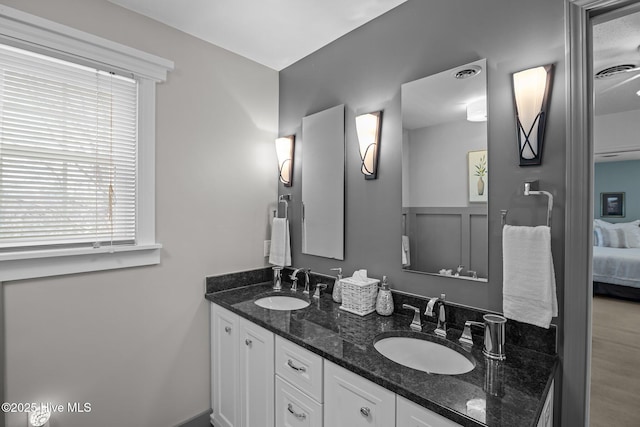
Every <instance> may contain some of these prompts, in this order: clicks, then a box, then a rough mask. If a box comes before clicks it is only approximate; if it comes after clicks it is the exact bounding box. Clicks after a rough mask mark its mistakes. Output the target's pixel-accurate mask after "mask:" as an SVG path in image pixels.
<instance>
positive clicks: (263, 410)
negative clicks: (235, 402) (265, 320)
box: [239, 318, 274, 427]
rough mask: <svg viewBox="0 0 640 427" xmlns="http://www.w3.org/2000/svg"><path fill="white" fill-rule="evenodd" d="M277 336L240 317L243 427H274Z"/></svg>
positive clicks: (240, 378)
mask: <svg viewBox="0 0 640 427" xmlns="http://www.w3.org/2000/svg"><path fill="white" fill-rule="evenodd" d="M273 341H274V338H273V333H271V332H269V331H267V330H266V329H264V328H262V327H260V326H258V325H256V324H255V323H252V322H249V321H248V320H246V319H244V318H240V342H239V345H240V377H239V380H240V394H241V397H240V402H241V404H240V405H241V406H240V412H241V420H242V423H241V426H242V427H273V425H274V424H273V423H274V414H273V403H274V393H273V391H274V364H273V359H274V350H273Z"/></svg>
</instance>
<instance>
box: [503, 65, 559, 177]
mask: <svg viewBox="0 0 640 427" xmlns="http://www.w3.org/2000/svg"><path fill="white" fill-rule="evenodd" d="M552 74H553V66H552V65H546V66H540V67H535V68H530V69H528V70H524V71H520V72H518V73H514V74H513V96H514V101H515V106H516V126H517V129H518V151H519V153H520V154H519V157H520V166H529V165H539V164H541V163H542V146H543V142H544V130H545V122H546V115H547V108H548V103H549V94H550V92H551V78H552Z"/></svg>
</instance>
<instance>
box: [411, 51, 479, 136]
mask: <svg viewBox="0 0 640 427" xmlns="http://www.w3.org/2000/svg"><path fill="white" fill-rule="evenodd" d="M474 66H475V67H478V68H480V69H481V71H480V73H478V74H476V75H475V76H473V77H469V78H467V79H463V80H459V79H456V78H455V77H454V76H455V74H456V73H457V72H459V71H462V70H465V69H469V68H472V67H474ZM486 97H487V72H486V60H484V59H481V60H479V61H475V62H472V63H470V64H466V65H461V66H459V67H456V68H453V69H451V70H447V71H443V72H441V73H438V74H434V75H432V76H428V77H425V78H422V79H419V80H415V81H413V82H409V83H405V84H403V85H402V128H403V129H410V130H412V129H420V128H424V127H427V126H433V125H437V124H442V123H448V122H459V121H465V120H466V119H467V105H468V104H469V103H471V102H473V101H477V100H482V99H485V100H486Z"/></svg>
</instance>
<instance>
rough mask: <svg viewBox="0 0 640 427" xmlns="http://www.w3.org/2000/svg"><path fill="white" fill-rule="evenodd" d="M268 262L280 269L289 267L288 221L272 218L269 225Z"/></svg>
mask: <svg viewBox="0 0 640 427" xmlns="http://www.w3.org/2000/svg"><path fill="white" fill-rule="evenodd" d="M269 262H270V263H271V264H273V265H278V266H280V267H284V266H288V265H291V239H290V238H289V220H288V219H286V218H273V224H271V251H270V254H269Z"/></svg>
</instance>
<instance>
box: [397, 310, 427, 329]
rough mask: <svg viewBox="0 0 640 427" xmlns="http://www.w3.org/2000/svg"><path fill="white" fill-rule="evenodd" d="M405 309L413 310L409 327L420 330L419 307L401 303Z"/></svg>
mask: <svg viewBox="0 0 640 427" xmlns="http://www.w3.org/2000/svg"><path fill="white" fill-rule="evenodd" d="M402 308H404V309H405V310H413V320H412V321H411V325H409V327H410V328H411V329H413V330H414V331H422V322H421V321H420V309H419V308H418V307H414V306H412V305H409V304H402Z"/></svg>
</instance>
